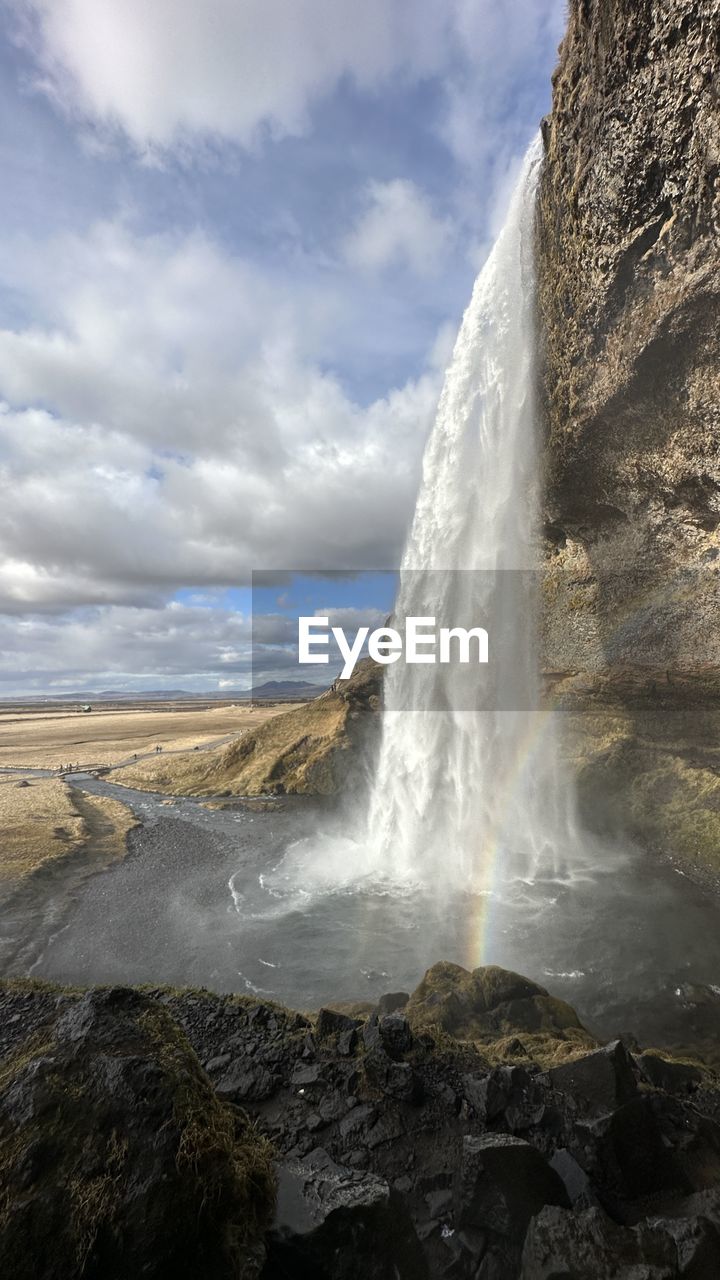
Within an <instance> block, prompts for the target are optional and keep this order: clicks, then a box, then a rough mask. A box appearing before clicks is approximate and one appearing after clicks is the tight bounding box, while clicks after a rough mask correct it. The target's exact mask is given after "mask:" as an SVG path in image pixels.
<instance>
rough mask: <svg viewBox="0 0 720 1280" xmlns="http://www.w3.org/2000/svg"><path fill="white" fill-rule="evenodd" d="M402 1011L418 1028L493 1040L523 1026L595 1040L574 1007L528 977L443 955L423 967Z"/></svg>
mask: <svg viewBox="0 0 720 1280" xmlns="http://www.w3.org/2000/svg"><path fill="white" fill-rule="evenodd" d="M405 1013H406V1015H407V1017H408V1018H409V1020H410V1022H411V1023H412V1025H413V1026H414V1027H415V1028H417V1029H420V1028H432V1027H437V1028H439V1029H440V1030H441V1031H444V1032H447V1033H448V1034H449V1035H452V1036H455V1037H456V1038H458V1039H464V1040H480V1041H490V1040H492V1041H496V1040H497V1039H498V1038H499V1037H508V1036H513V1035H514V1034H516V1033H523V1032H528V1033H530V1034H531V1035H533V1036H538V1035H541V1034H542V1035H546V1036H548V1035H549V1036H550V1037H551V1038H554V1039H558V1040H567V1039H570V1040H573V1041H576V1042H577V1043H578V1044H580V1045H582V1046H584V1047H590V1046H592V1045H593V1044H594V1041H593V1040H592V1037H591V1036H589V1035H588V1033H587V1032H586V1031H585V1030H584V1028H583V1026H582V1024H581V1022H580V1019H579V1018H578V1016H577V1014H576V1012H575V1010H574V1009H573V1008H571V1006H570V1005H569V1004H566V1003H565V1001H564V1000H557V999H555V997H553V996H550V995H549V994H548V992H547V991H546V990H545V988H544V987H540V986H538V985H537V983H535V982H531V981H530V979H529V978H523V977H522V976H521V975H520V974H518V973H513V972H511V971H510V970H508V969H501V968H499V967H498V966H497V965H487V966H486V967H484V968H479V969H473V970H472V972H470V970H468V969H463V968H462V966H461V965H458V964H451V963H449V962H448V961H442V962H441V963H440V964H435V965H433V966H432V968H431V969H428V971H427V973H426V974H425V976H424V978H423V980H422V982H421V983H420V985H419V986H418V987H417V988H416V990H415V991H414V992H413V994H412V995H411V997H410V1000H409V1002H408V1004H407V1006H406V1009H405Z"/></svg>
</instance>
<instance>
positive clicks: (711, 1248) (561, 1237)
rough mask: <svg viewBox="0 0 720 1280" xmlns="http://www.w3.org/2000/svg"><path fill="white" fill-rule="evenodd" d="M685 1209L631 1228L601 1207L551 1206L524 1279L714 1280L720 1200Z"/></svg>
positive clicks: (530, 1240)
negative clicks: (565, 1208) (571, 1209)
mask: <svg viewBox="0 0 720 1280" xmlns="http://www.w3.org/2000/svg"><path fill="white" fill-rule="evenodd" d="M716 1199H717V1198H716V1197H715V1200H716ZM694 1208H695V1209H696V1210H697V1209H700V1212H697V1211H696V1212H693V1209H694ZM682 1209H683V1211H684V1212H683V1213H682V1216H678V1217H664V1218H661V1217H654V1218H648V1219H647V1220H645V1221H643V1222H640V1223H639V1224H638V1225H637V1226H635V1227H632V1228H630V1227H623V1226H620V1225H618V1224H617V1223H616V1222H613V1221H612V1219H611V1218H609V1217H607V1215H606V1214H604V1213H603V1212H602V1210H601V1209H597V1208H593V1209H587V1210H585V1211H583V1212H582V1213H567V1212H564V1211H563V1210H562V1209H557V1208H546V1209H544V1210H543V1211H542V1212H541V1213H540V1214H539V1215H538V1216H537V1217H536V1218H535V1219H534V1220H533V1222H532V1223H531V1224H530V1227H529V1230H528V1233H527V1236H526V1239H525V1246H524V1249H523V1255H522V1266H521V1271H520V1280H559V1278H560V1277H562V1278H563V1280H564V1278H565V1277H572V1280H599V1277H606V1276H607V1277H612V1278H613V1280H640V1277H642V1280H712V1277H715V1276H717V1275H720V1233H719V1232H718V1229H717V1217H716V1214H717V1203H715V1204H714V1205H708V1204H707V1203H706V1204H705V1205H703V1206H702V1207H701V1206H693V1205H692V1202H688V1203H687V1204H686V1205H684V1206H682ZM703 1209H704V1212H703Z"/></svg>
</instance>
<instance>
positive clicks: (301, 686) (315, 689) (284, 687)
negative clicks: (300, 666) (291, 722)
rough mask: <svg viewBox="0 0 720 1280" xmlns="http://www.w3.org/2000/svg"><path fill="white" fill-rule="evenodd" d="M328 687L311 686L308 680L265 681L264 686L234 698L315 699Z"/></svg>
mask: <svg viewBox="0 0 720 1280" xmlns="http://www.w3.org/2000/svg"><path fill="white" fill-rule="evenodd" d="M328 688H329V685H318V684H313V683H312V682H311V681H310V680H266V681H265V683H264V684H259V685H255V686H254V687H253V688H252V689H246V690H244V691H243V692H242V693H238V694H236V695H234V696H236V697H238V698H253V699H256V698H260V699H263V698H267V699H273V698H282V699H285V698H290V699H292V698H303V699H305V698H316V697H317V696H318V694H320V693H326V692H327V690H328Z"/></svg>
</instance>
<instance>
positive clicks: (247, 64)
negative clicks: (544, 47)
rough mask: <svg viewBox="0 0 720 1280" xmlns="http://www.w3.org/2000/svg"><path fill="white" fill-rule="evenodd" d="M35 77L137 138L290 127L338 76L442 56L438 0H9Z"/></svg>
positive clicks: (410, 70) (250, 133)
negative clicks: (30, 25) (31, 48)
mask: <svg viewBox="0 0 720 1280" xmlns="http://www.w3.org/2000/svg"><path fill="white" fill-rule="evenodd" d="M15 8H16V9H17V10H19V11H20V12H22V13H24V14H25V15H27V16H30V17H32V18H34V19H35V20H36V22H37V23H38V26H39V33H40V44H39V47H38V55H39V62H40V66H41V69H42V76H43V81H42V83H43V87H44V88H45V89H46V91H47V92H48V93H50V94H51V95H52V96H53V97H54V98H55V100H56V101H58V102H59V103H61V104H62V105H63V106H64V107H65V108H66V109H68V110H70V111H72V112H74V113H75V114H78V115H80V116H84V117H86V118H90V119H93V120H96V121H99V122H100V123H102V124H105V125H109V126H111V127H112V126H119V127H120V128H122V129H123V130H124V131H125V132H126V133H127V134H128V136H129V137H130V138H131V139H132V140H133V142H134V143H135V144H136V145H137V146H138V148H140V149H146V148H148V147H150V148H152V147H154V146H157V147H168V146H172V145H176V144H178V143H179V144H182V143H183V141H186V140H187V139H188V137H189V136H191V135H200V136H206V137H212V136H218V137H221V138H226V139H232V140H234V141H237V142H239V143H241V144H242V145H245V146H251V145H253V144H254V143H255V142H256V141H257V140H258V135H259V131H261V130H262V129H264V130H266V131H267V132H268V133H269V135H270V136H273V137H278V136H282V135H284V134H298V133H301V132H303V131H304V130H305V129H306V128H307V125H308V112H309V110H310V108H311V106H312V104H313V102H314V101H315V100H317V98H318V97H320V96H321V95H322V94H323V93H327V92H329V91H331V90H332V89H333V88H334V87H335V85H336V84H337V83H338V81H339V80H341V79H342V78H343V77H344V76H347V77H350V78H351V79H352V80H353V81H354V82H355V83H356V84H357V85H358V86H359V87H360V88H363V89H372V88H373V87H375V86H377V85H378V84H381V83H382V82H384V81H387V79H388V78H389V77H398V76H402V75H403V74H406V73H407V74H411V75H412V76H413V77H417V76H423V75H428V74H431V73H432V72H433V71H436V70H437V69H438V67H439V66H440V65H441V64H442V55H443V51H444V49H445V47H446V42H447V35H446V29H447V25H448V23H447V15H446V13H445V6H444V3H441V2H440V0H422V14H421V15H418V12H417V5H416V3H415V2H414V0H363V3H362V4H358V3H356V0H290V2H288V0H202V2H201V3H198V0H16V2H15Z"/></svg>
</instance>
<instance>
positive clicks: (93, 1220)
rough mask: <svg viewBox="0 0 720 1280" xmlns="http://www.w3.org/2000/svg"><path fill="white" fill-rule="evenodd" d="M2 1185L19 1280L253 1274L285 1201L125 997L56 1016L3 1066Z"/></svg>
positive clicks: (257, 1148) (176, 1033) (172, 1037)
mask: <svg viewBox="0 0 720 1280" xmlns="http://www.w3.org/2000/svg"><path fill="white" fill-rule="evenodd" d="M0 1183H1V1184H2V1187H3V1196H4V1221H3V1231H2V1233H1V1234H0V1271H1V1272H2V1274H3V1275H6V1276H8V1277H10V1276H12V1277H13V1280H50V1278H51V1277H52V1280H76V1278H77V1276H78V1275H79V1274H81V1273H82V1275H83V1276H84V1277H87V1278H88V1280H127V1277H128V1276H130V1275H132V1276H140V1275H142V1276H146V1277H148V1278H149V1280H151V1278H157V1280H161V1277H166V1276H168V1275H173V1276H177V1277H178V1278H187V1280H196V1277H197V1276H198V1275H208V1276H210V1275H212V1276H213V1280H214V1278H215V1277H217V1278H218V1280H221V1278H226V1280H231V1277H235V1276H237V1275H238V1274H239V1272H241V1271H243V1272H244V1273H245V1274H247V1275H248V1276H249V1277H250V1276H255V1275H257V1273H258V1270H259V1266H260V1264H261V1262H262V1257H263V1246H262V1229H263V1227H264V1226H265V1222H266V1219H267V1218H269V1216H270V1215H271V1212H272V1201H273V1193H274V1179H273V1173H272V1165H271V1161H270V1157H269V1150H268V1147H267V1144H266V1143H265V1142H264V1141H263V1140H262V1139H260V1138H258V1137H257V1136H256V1135H255V1133H254V1131H253V1130H252V1129H251V1128H250V1126H249V1124H248V1122H247V1120H246V1119H245V1118H244V1117H243V1116H242V1115H241V1113H239V1112H237V1111H235V1110H234V1109H232V1108H229V1107H227V1106H225V1105H224V1104H223V1103H222V1102H220V1101H219V1100H218V1098H217V1096H216V1095H215V1093H214V1092H213V1089H212V1087H211V1085H210V1082H209V1080H208V1079H207V1077H206V1076H205V1075H204V1073H203V1072H202V1070H201V1068H200V1065H199V1063H198V1061H197V1059H196V1057H195V1055H194V1054H193V1052H192V1050H191V1049H190V1047H189V1045H188V1043H187V1040H186V1039H185V1037H184V1035H183V1034H182V1032H180V1030H179V1029H178V1027H177V1026H176V1024H175V1023H174V1022H173V1021H172V1019H171V1017H170V1016H169V1014H168V1013H167V1012H166V1011H165V1010H164V1009H163V1008H162V1007H161V1006H160V1005H159V1004H158V1003H157V1002H155V1001H153V1000H151V999H150V998H148V997H146V996H144V995H141V994H140V993H138V992H135V991H130V990H127V989H123V988H113V989H109V990H105V991H91V992H89V993H88V994H87V995H85V996H84V997H83V998H82V999H78V1000H73V1001H71V1002H70V1003H68V1004H65V1005H60V1008H59V1009H58V1011H57V1013H56V1016H55V1018H54V1019H53V1020H51V1021H48V1022H46V1023H45V1024H44V1025H43V1026H42V1028H37V1029H36V1031H35V1033H34V1035H32V1036H31V1037H30V1038H29V1039H26V1040H25V1041H24V1043H23V1044H21V1045H20V1046H18V1047H17V1049H16V1050H15V1051H14V1053H13V1054H11V1055H10V1056H9V1057H6V1058H5V1060H4V1062H3V1083H2V1087H1V1088H0ZM149 1191H150V1194H149Z"/></svg>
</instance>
